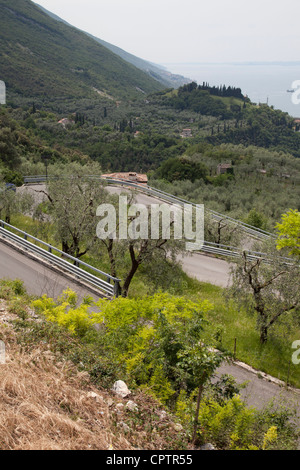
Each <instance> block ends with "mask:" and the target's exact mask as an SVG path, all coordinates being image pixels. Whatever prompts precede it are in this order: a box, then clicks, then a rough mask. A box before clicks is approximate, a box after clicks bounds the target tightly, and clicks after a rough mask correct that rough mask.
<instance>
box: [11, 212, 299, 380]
mask: <svg viewBox="0 0 300 470" xmlns="http://www.w3.org/2000/svg"><path fill="white" fill-rule="evenodd" d="M12 224H13V225H16V226H18V227H20V228H22V229H23V230H25V231H28V232H29V233H32V234H33V233H35V234H36V233H37V225H36V224H35V223H34V222H33V221H32V220H31V219H30V218H28V217H24V216H20V215H18V216H15V217H14V218H13V221H12ZM49 234H50V235H49ZM48 237H49V238H48V242H49V243H53V244H54V245H55V242H54V239H53V234H52V235H51V231H48ZM84 261H86V262H87V263H89V264H91V265H93V266H95V267H97V268H99V269H102V270H104V271H107V272H109V263H108V261H107V260H105V258H101V260H100V259H97V260H96V259H95V258H94V257H92V256H91V255H89V254H87V255H86V256H85V257H84ZM172 276H173V279H174V278H175V277H176V279H177V281H176V285H174V287H172V286H171V282H172V277H171V278H170V279H171V280H170V285H169V286H167V282H166V283H165V284H164V285H163V286H162V288H163V290H166V291H169V292H170V293H171V294H173V295H181V296H186V297H187V298H189V299H191V300H193V301H196V302H197V301H200V300H208V301H209V302H211V304H212V305H213V307H212V310H211V312H210V313H209V315H208V321H209V327H208V329H207V334H208V335H211V334H213V335H215V337H216V338H217V339H218V341H219V344H218V346H219V348H220V349H224V350H227V351H229V352H230V353H232V354H233V353H234V347H235V341H236V358H237V359H238V360H240V361H242V362H245V363H246V364H249V365H250V366H252V367H254V368H255V369H258V370H261V371H262V372H265V373H267V374H269V375H272V376H274V377H276V378H278V379H280V380H282V381H284V382H287V381H288V382H289V384H290V385H292V386H295V387H298V388H300V366H297V365H294V364H293V363H292V362H291V358H292V354H293V352H294V350H292V343H293V342H294V341H295V340H299V339H300V324H298V323H296V322H295V320H294V318H293V317H292V315H287V316H286V317H284V318H283V319H282V320H280V321H278V323H277V324H275V325H274V326H273V328H272V329H271V330H270V335H269V339H268V342H267V343H266V344H265V345H263V346H262V345H261V344H260V339H259V333H258V330H257V328H256V317H255V315H254V314H253V313H251V312H247V311H246V310H245V309H243V308H239V307H238V306H237V304H236V303H234V302H233V301H232V300H231V301H230V300H227V298H226V294H227V291H226V289H222V288H220V287H217V286H214V285H211V284H207V283H201V282H198V281H197V280H195V279H191V278H189V277H188V276H187V275H186V274H185V273H184V272H183V271H182V270H178V271H177V273H176V276H175V274H174V272H172ZM156 288H157V286H156V285H155V284H154V283H153V282H151V281H150V280H149V278H148V276H147V269H145V268H143V267H142V268H141V269H140V271H139V272H138V274H137V276H136V277H135V278H134V280H133V283H132V286H131V289H130V296H131V297H143V296H145V295H148V294H152V293H153V292H154V291H155V289H156Z"/></svg>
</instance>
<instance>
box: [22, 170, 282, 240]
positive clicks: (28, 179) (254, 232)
mask: <svg viewBox="0 0 300 470" xmlns="http://www.w3.org/2000/svg"><path fill="white" fill-rule="evenodd" d="M86 177H87V178H95V179H99V180H100V179H102V180H104V181H106V182H107V183H108V184H117V185H119V186H120V185H121V186H128V187H132V188H134V189H138V190H139V191H142V192H144V193H146V194H149V195H150V196H155V197H159V198H161V199H164V200H165V201H167V202H171V203H172V204H180V205H183V204H189V205H192V206H196V205H197V204H196V203H194V202H191V201H187V200H185V199H182V198H180V197H178V196H174V195H172V194H169V193H166V192H165V191H162V190H160V189H156V188H152V187H150V186H147V185H144V184H136V183H132V182H129V181H123V180H117V179H113V178H105V179H104V178H102V177H101V176H96V175H87V176H86ZM55 178H57V177H56V176H48V177H46V176H45V175H37V176H25V177H24V183H25V184H30V183H44V182H46V181H47V180H48V179H49V180H51V179H52V180H53V179H55ZM206 210H207V212H208V213H209V214H211V215H212V217H213V218H214V219H215V220H218V221H219V220H227V221H228V222H230V223H232V224H235V225H238V226H239V227H240V228H241V229H242V230H244V231H245V232H246V233H248V234H249V235H251V236H253V237H255V238H258V239H267V238H270V237H272V238H276V236H275V235H274V233H271V232H267V231H266V230H262V229H259V228H257V227H253V226H252V225H249V224H246V223H245V222H242V221H241V220H237V219H233V218H232V217H230V216H228V215H224V214H220V213H219V212H216V211H213V210H211V209H206Z"/></svg>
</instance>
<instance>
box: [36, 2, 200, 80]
mask: <svg viewBox="0 0 300 470" xmlns="http://www.w3.org/2000/svg"><path fill="white" fill-rule="evenodd" d="M37 6H38V7H39V8H40V9H41V10H42V11H44V12H45V13H46V14H47V15H49V16H50V17H51V18H53V19H55V20H57V21H60V22H62V23H64V24H66V25H68V26H71V25H70V24H69V23H68V22H67V21H65V20H63V19H62V18H60V17H59V16H57V15H55V14H54V13H52V12H50V11H48V10H46V8H44V7H42V6H40V5H37ZM85 34H87V35H88V36H89V37H90V38H92V39H94V40H95V41H97V42H98V43H100V44H102V46H104V47H106V48H107V49H109V50H110V51H111V52H113V53H114V54H117V55H118V56H120V57H121V58H122V59H124V60H125V61H126V62H129V63H130V64H132V65H134V66H135V67H137V68H138V69H141V70H143V71H144V72H146V73H147V74H148V75H150V76H151V77H152V78H154V79H155V80H158V81H159V82H160V83H162V84H163V85H164V86H166V87H172V88H173V87H174V88H178V87H180V86H182V85H185V84H186V83H189V82H190V81H191V80H189V79H188V78H186V77H183V76H181V75H176V74H172V73H171V72H169V71H168V70H166V69H164V68H163V67H160V66H159V65H156V64H152V63H151V62H148V61H147V60H144V59H140V58H139V57H136V56H135V55H133V54H130V53H129V52H126V51H124V50H123V49H121V48H120V47H117V46H114V45H113V44H110V43H108V42H106V41H104V40H103V39H100V38H97V37H95V36H93V35H92V34H89V33H85Z"/></svg>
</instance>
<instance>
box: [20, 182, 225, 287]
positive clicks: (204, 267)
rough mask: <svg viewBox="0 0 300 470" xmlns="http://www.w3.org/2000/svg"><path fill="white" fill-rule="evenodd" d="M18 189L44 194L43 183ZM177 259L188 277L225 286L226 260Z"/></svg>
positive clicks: (144, 200)
mask: <svg viewBox="0 0 300 470" xmlns="http://www.w3.org/2000/svg"><path fill="white" fill-rule="evenodd" d="M19 190H20V191H26V192H30V193H31V194H32V193H33V194H34V197H35V198H36V200H37V202H41V201H42V200H43V198H44V195H43V194H42V193H39V192H38V191H43V190H45V185H44V184H36V185H28V186H23V187H22V188H20V189H19ZM107 190H108V192H109V193H111V194H121V193H124V194H128V195H129V191H128V190H126V188H121V187H117V186H116V187H115V186H108V188H107ZM135 201H136V202H137V203H138V204H145V205H149V204H158V203H161V201H159V199H157V198H155V197H153V196H148V195H147V194H143V193H137V194H136V197H135ZM179 259H180V261H181V262H182V267H183V270H184V271H185V272H186V273H187V274H188V275H189V276H190V277H194V278H196V279H197V280H198V281H201V282H209V283H211V284H215V285H218V286H220V287H226V286H227V285H228V283H229V278H230V276H229V272H230V264H229V263H228V262H227V261H224V260H221V259H217V258H213V257H209V256H207V255H204V254H203V255H202V254H201V255H200V254H196V253H193V254H192V255H187V256H184V257H183V256H180V257H179Z"/></svg>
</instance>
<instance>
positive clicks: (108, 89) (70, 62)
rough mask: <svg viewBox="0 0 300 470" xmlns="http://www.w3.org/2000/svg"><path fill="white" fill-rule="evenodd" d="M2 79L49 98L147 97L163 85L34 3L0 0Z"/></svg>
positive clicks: (24, 92)
mask: <svg viewBox="0 0 300 470" xmlns="http://www.w3.org/2000/svg"><path fill="white" fill-rule="evenodd" d="M0 8H1V19H0V26H1V28H0V44H1V48H0V77H1V80H4V81H5V82H6V85H7V90H8V94H9V92H10V91H13V92H17V93H19V94H22V95H26V96H30V97H34V96H39V97H45V98H57V97H64V98H65V97H72V98H77V97H86V96H93V94H94V96H97V94H96V92H95V89H97V90H99V91H101V92H104V93H106V94H109V95H112V96H113V98H114V99H124V98H135V97H139V96H142V92H141V90H142V91H144V92H145V93H150V92H154V91H159V90H161V89H162V88H163V86H162V85H161V84H160V83H159V82H157V80H154V79H152V78H151V77H149V76H148V75H147V74H146V73H143V72H142V71H141V70H139V69H137V68H136V67H134V66H132V65H131V64H128V63H127V62H125V61H124V60H122V59H121V58H120V57H118V56H117V55H115V54H113V53H112V52H111V51H109V50H108V49H107V48H105V47H103V46H102V45H100V44H99V43H97V42H96V41H94V40H93V39H91V38H89V37H88V36H87V35H86V34H84V33H83V32H80V31H79V30H77V29H76V28H73V27H71V26H68V25H66V24H63V23H62V22H59V21H56V20H55V19H53V18H50V17H49V16H48V15H47V14H46V13H44V12H43V11H41V9H40V8H39V7H38V6H36V5H35V4H34V3H33V2H31V1H29V0H15V1H14V2H13V3H12V2H11V1H8V0H0Z"/></svg>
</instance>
